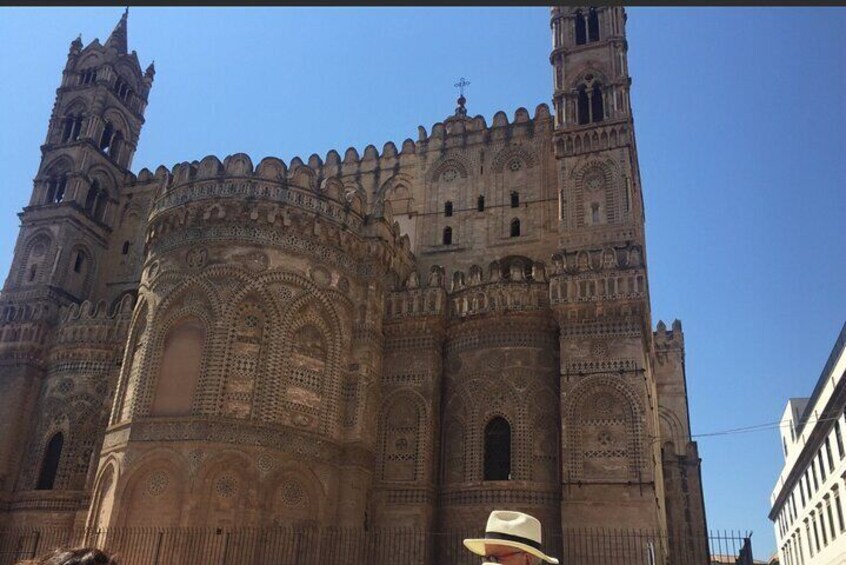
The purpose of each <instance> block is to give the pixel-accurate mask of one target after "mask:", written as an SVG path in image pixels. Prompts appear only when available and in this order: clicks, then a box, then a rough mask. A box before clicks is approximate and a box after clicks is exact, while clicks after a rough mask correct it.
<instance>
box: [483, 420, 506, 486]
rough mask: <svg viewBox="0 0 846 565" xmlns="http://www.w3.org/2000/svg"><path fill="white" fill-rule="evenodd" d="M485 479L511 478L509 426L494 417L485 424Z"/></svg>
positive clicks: (504, 421) (503, 479)
mask: <svg viewBox="0 0 846 565" xmlns="http://www.w3.org/2000/svg"><path fill="white" fill-rule="evenodd" d="M484 476H485V480H486V481H507V480H510V479H511V426H510V425H509V424H508V422H507V421H506V420H505V418H500V417H496V418H494V419H493V420H491V421H490V422H488V425H487V426H485V475H484Z"/></svg>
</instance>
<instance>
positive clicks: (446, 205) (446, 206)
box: [444, 200, 452, 218]
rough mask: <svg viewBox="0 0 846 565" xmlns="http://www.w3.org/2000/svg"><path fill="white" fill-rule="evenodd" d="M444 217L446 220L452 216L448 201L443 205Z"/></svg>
mask: <svg viewBox="0 0 846 565" xmlns="http://www.w3.org/2000/svg"><path fill="white" fill-rule="evenodd" d="M444 216H446V217H447V218H449V217H450V216H452V202H451V201H449V200H447V201H446V203H445V204H444Z"/></svg>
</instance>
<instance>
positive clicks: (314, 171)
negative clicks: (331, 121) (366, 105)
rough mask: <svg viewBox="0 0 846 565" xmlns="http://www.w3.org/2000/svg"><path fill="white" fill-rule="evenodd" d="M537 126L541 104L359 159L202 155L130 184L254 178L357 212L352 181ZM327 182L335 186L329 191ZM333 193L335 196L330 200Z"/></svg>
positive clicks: (545, 111) (542, 119) (356, 185)
mask: <svg viewBox="0 0 846 565" xmlns="http://www.w3.org/2000/svg"><path fill="white" fill-rule="evenodd" d="M541 123H544V124H546V125H548V126H549V127H550V128H551V123H552V122H551V115H550V111H549V107H548V106H547V105H546V104H540V105H538V106H537V108H536V109H535V114H534V117H530V116H529V112H528V110H526V109H525V108H522V107H521V108H518V109H517V110H516V111H515V112H514V119H513V120H512V121H511V122H509V121H508V117H507V115H506V114H505V112H502V111H499V112H497V113H496V114H494V117H493V123H492V124H491V125H490V126H488V124H487V122H486V121H485V118H484V117H482V116H475V117H474V118H465V117H450V118H448V119H447V120H445V121H444V122H436V123H435V124H433V125H432V127H431V128H430V131H431V133H428V132H427V130H426V128H425V127H423V126H418V128H417V130H418V140H417V142H415V141H413V140H412V139H411V138H407V139H405V141H403V142H402V144H401V146H400V148H399V150H398V149H397V146H396V144H394V143H393V142H391V141H388V142H387V143H385V144H384V145H383V147H382V151H381V153H380V152H379V151H378V150H377V149H376V147H375V146H374V145H372V144H371V145H368V146H367V147H365V148H364V150H363V151H362V152H361V153H359V151H358V150H357V149H356V148H354V147H348V148H347V149H346V151H344V156H343V158H342V157H341V155H340V153H339V152H338V151H336V150H335V149H332V150H330V151H329V152H328V153H327V154H326V157H325V158H321V157H320V156H319V155H317V154H316V153H313V154H312V155H311V156H309V157H308V159H303V158H301V157H299V156H297V157H294V158H292V159H291V161H290V164H286V163H285V161H283V160H282V159H279V158H277V157H265V158H263V159H262V160H261V161H260V162H259V164H258V166H253V161H252V159H251V158H250V157H249V156H248V155H246V154H244V153H235V154H232V155H229V156H227V157H226V158H224V160H223V162H221V161H220V159H219V158H217V157H216V156H214V155H207V156H205V157H203V158H202V159H201V160H200V161H192V162H187V161H185V162H182V163H177V164H175V165H174V166H173V167H172V168H170V169H168V168H167V167H165V166H159V167H158V168H157V169H156V170H155V172H153V171H150V170H149V169H147V168H144V169H142V170H141V171H140V172H139V173H138V175H137V176H136V177H134V179H133V183H136V184H148V183H159V184H160V189H159V196H160V197H162V196H164V195H165V194H167V193H168V192H169V191H170V190H171V189H173V188H174V187H177V186H179V185H181V184H184V183H187V182H190V181H196V180H205V179H213V178H222V177H231V178H258V179H265V180H270V181H276V182H284V183H286V184H290V185H293V186H296V187H299V188H303V189H307V190H312V191H315V192H328V194H329V196H330V197H332V196H336V197H338V198H340V197H341V196H345V197H347V198H349V197H351V194H358V195H359V196H360V198H361V204H362V206H365V205H367V204H368V198H367V195H366V193H365V192H364V191H363V190H362V187H361V183H360V182H357V181H355V180H354V179H353V177H359V176H360V175H363V174H368V173H373V172H375V171H377V170H382V171H385V170H395V169H396V168H397V167H400V168H401V167H403V166H405V165H411V164H412V163H413V162H415V161H414V159H415V157H414V156H415V155H417V154H418V153H425V152H427V151H435V150H438V151H439V150H441V149H443V148H445V147H451V146H453V145H455V146H458V145H466V144H468V143H481V144H489V143H495V142H498V141H502V140H505V139H509V138H511V137H513V136H521V135H527V136H532V135H534V131H535V129H536V127H537V124H541ZM348 177H349V178H348ZM333 179H334V180H336V181H339V182H340V184H339V185H337V184H336V185H335V186H334V187H333ZM342 179H343V180H342ZM333 188H335V190H337V191H339V192H338V193H336V194H334V195H333V193H332V192H331V190H332V189H333ZM369 204H370V208H371V210H372V209H375V207H374V206H373V203H369Z"/></svg>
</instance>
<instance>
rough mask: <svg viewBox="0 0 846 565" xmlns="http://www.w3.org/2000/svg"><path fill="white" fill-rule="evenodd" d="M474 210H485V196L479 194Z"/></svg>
mask: <svg viewBox="0 0 846 565" xmlns="http://www.w3.org/2000/svg"><path fill="white" fill-rule="evenodd" d="M476 210H478V211H479V212H484V211H485V196H484V195H482V194H480V195H479V199H478V200H477V201H476Z"/></svg>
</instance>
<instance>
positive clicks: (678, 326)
mask: <svg viewBox="0 0 846 565" xmlns="http://www.w3.org/2000/svg"><path fill="white" fill-rule="evenodd" d="M652 335H653V337H654V338H655V346H656V348H658V347H662V348H666V349H669V348H671V347H682V348H683V347H684V332H683V331H682V323H681V320H678V319H676V320H673V325H672V327H671V329H669V330H668V329H667V324H665V323H664V321H663V320H659V321H658V324H657V325H656V327H655V331H654V332H653V334H652Z"/></svg>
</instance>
